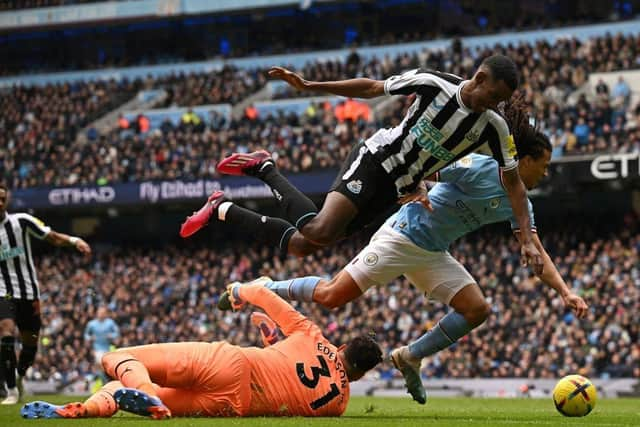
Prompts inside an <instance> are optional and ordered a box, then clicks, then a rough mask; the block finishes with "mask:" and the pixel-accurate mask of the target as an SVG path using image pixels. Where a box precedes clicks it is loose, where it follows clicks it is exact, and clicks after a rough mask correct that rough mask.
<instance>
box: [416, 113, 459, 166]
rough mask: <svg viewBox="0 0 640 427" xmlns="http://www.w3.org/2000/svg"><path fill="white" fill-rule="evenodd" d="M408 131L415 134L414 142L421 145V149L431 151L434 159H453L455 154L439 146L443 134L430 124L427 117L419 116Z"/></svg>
mask: <svg viewBox="0 0 640 427" xmlns="http://www.w3.org/2000/svg"><path fill="white" fill-rule="evenodd" d="M410 132H411V133H412V134H413V135H414V136H415V139H416V144H418V145H419V146H420V147H422V149H423V150H425V151H427V152H429V153H431V155H432V156H433V157H435V158H436V159H438V160H442V161H446V162H450V161H451V160H453V159H454V157H455V156H454V155H453V153H451V152H450V151H449V150H447V149H446V148H443V147H442V146H440V143H441V142H442V141H443V140H444V139H445V136H444V134H443V133H442V132H440V130H439V129H437V128H436V127H435V126H433V124H431V121H429V119H427V118H425V117H422V118H420V120H418V123H416V124H415V126H413V127H412V128H411V131H410Z"/></svg>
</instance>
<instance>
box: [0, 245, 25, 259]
mask: <svg viewBox="0 0 640 427" xmlns="http://www.w3.org/2000/svg"><path fill="white" fill-rule="evenodd" d="M22 254H24V248H21V247H17V248H9V249H2V250H0V261H6V260H8V259H11V258H16V257H19V256H20V255H22Z"/></svg>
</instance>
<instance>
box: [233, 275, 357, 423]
mask: <svg viewBox="0 0 640 427" xmlns="http://www.w3.org/2000/svg"><path fill="white" fill-rule="evenodd" d="M238 292H239V296H240V299H242V300H243V301H245V302H248V303H250V304H252V305H255V306H258V307H260V308H262V309H263V310H264V311H265V312H266V313H267V315H268V316H269V317H271V319H273V320H274V321H275V322H276V323H277V324H278V326H279V327H280V329H281V330H282V332H283V333H284V334H285V335H286V336H287V338H286V339H285V340H282V341H280V342H278V343H276V344H274V345H272V346H270V347H267V348H264V349H262V348H257V347H249V348H242V352H243V353H244V354H245V355H246V357H247V359H248V360H249V364H250V365H251V407H250V412H249V414H248V415H302V416H337V415H342V413H343V412H344V411H345V409H346V407H347V403H348V402H349V380H348V378H347V372H346V369H345V366H344V364H343V362H342V360H341V359H340V358H339V357H338V349H337V348H336V346H334V345H333V344H331V343H330V342H329V341H328V340H327V339H326V338H325V337H324V336H323V335H322V332H321V331H320V328H318V326H316V325H315V324H314V323H313V322H311V321H310V320H309V319H307V318H306V317H304V316H303V315H302V314H300V313H298V311H296V310H295V309H294V308H293V307H291V305H289V304H288V303H287V302H285V301H284V300H283V299H282V298H280V297H279V296H277V295H276V294H274V293H273V292H271V291H270V290H269V289H267V288H265V287H264V286H262V285H260V284H256V285H248V286H241V287H239V291H238Z"/></svg>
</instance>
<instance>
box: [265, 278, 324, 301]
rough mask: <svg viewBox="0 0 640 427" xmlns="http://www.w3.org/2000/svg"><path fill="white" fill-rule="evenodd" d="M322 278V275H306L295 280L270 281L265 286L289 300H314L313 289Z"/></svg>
mask: <svg viewBox="0 0 640 427" xmlns="http://www.w3.org/2000/svg"><path fill="white" fill-rule="evenodd" d="M321 280H322V278H321V277H317V276H306V277H299V278H297V279H293V280H280V281H277V282H270V283H267V284H266V285H265V287H266V288H269V290H271V291H272V292H275V293H276V294H277V295H278V296H279V297H281V298H284V299H286V300H288V301H304V302H313V291H315V289H316V286H318V283H320V281H321Z"/></svg>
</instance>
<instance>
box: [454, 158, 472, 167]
mask: <svg viewBox="0 0 640 427" xmlns="http://www.w3.org/2000/svg"><path fill="white" fill-rule="evenodd" d="M457 163H459V164H460V167H461V168H465V169H469V168H470V167H471V164H472V163H473V158H472V157H471V156H465V157H463V158H461V159H460V160H458V162H457Z"/></svg>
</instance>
